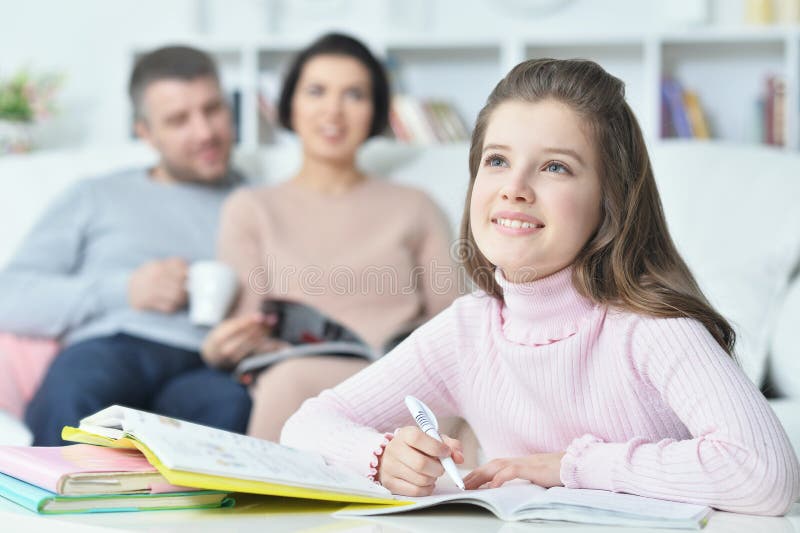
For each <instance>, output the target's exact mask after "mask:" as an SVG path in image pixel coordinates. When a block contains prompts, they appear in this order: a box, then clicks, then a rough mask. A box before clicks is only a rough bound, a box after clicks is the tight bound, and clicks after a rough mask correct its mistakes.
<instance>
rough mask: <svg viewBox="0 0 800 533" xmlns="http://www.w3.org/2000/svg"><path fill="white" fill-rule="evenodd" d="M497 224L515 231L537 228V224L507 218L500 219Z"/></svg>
mask: <svg viewBox="0 0 800 533" xmlns="http://www.w3.org/2000/svg"><path fill="white" fill-rule="evenodd" d="M497 223H498V224H500V225H501V226H503V227H505V228H514V229H519V228H522V229H530V228H535V227H537V225H536V224H532V223H531V222H522V221H521V220H510V219H507V218H498V219H497Z"/></svg>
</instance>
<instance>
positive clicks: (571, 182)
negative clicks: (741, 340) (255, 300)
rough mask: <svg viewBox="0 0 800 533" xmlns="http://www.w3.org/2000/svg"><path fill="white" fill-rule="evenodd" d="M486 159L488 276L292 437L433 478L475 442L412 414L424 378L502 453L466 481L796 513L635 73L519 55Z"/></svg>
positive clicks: (481, 156) (472, 207)
mask: <svg viewBox="0 0 800 533" xmlns="http://www.w3.org/2000/svg"><path fill="white" fill-rule="evenodd" d="M469 163H470V175H471V182H470V187H469V192H468V197H467V203H466V209H465V213H464V219H463V224H462V232H461V233H462V239H463V240H464V243H466V245H467V246H465V250H466V251H465V254H464V255H465V257H464V264H465V265H466V268H467V271H468V272H469V273H470V275H471V276H472V278H473V280H474V281H475V283H476V284H477V285H478V286H479V287H480V289H482V290H480V291H478V292H476V293H474V294H472V295H468V296H464V297H462V298H459V299H458V300H456V302H455V303H453V305H451V306H450V307H449V308H448V309H447V310H445V311H444V312H442V313H441V314H439V315H438V316H436V317H435V318H433V319H432V320H431V321H430V322H428V323H427V324H425V325H424V326H422V327H421V328H419V329H418V330H417V331H416V332H414V333H413V334H412V335H411V337H409V338H408V339H407V340H406V341H405V342H404V343H403V344H401V345H400V346H398V347H397V348H396V349H395V350H394V351H393V352H392V353H390V354H389V355H387V356H386V357H384V358H383V359H382V360H380V361H379V362H377V363H375V364H374V365H372V366H370V367H369V368H367V369H365V370H364V371H362V372H360V373H359V374H357V375H355V376H353V377H352V378H350V379H349V380H347V381H345V382H344V383H342V384H341V385H339V386H338V387H336V388H335V389H333V390H329V391H325V392H324V393H322V394H321V395H320V396H319V397H318V398H316V399H313V400H309V401H307V402H306V403H305V404H304V405H303V407H302V408H301V409H300V411H299V412H298V413H296V414H295V415H294V416H293V417H292V418H291V419H290V420H289V421H288V423H287V424H286V426H285V427H284V429H283V433H282V442H284V443H286V444H288V445H291V446H295V447H298V448H306V449H313V450H316V451H319V452H321V453H322V454H324V455H325V456H326V457H327V458H328V460H329V461H331V462H336V463H340V464H344V465H347V466H350V467H352V468H355V469H358V470H359V471H361V472H363V473H364V474H365V475H367V476H371V477H372V478H373V479H374V480H375V481H377V482H380V483H382V484H383V485H384V486H386V487H387V488H389V489H390V490H392V491H393V492H395V493H397V494H405V495H426V494H430V493H431V491H432V490H433V485H434V483H435V481H436V479H437V478H438V477H439V476H440V475H441V474H442V468H441V466H440V464H439V462H438V460H437V458H438V457H442V456H446V455H452V457H453V459H454V460H455V461H456V462H459V461H460V460H461V459H462V452H461V449H460V443H459V442H458V441H455V440H452V439H446V444H441V443H438V442H436V441H434V440H433V439H431V438H430V437H427V436H426V435H424V434H423V433H421V432H420V431H419V430H418V429H417V428H416V427H415V426H413V425H412V424H411V419H410V417H409V415H408V413H407V411H406V409H405V406H404V405H403V397H404V395H406V394H412V395H414V396H417V397H418V398H420V399H421V400H423V401H424V402H426V403H427V404H428V405H429V406H430V407H431V409H432V410H433V411H434V412H435V413H436V414H437V415H456V414H458V415H461V416H463V417H464V418H465V419H466V420H467V422H468V423H469V424H470V425H471V426H472V428H473V429H474V431H475V433H476V435H477V437H478V440H479V441H480V443H481V445H482V447H483V450H484V452H485V454H486V456H487V457H489V458H491V459H492V460H491V461H489V462H488V463H487V464H484V465H483V466H480V467H478V468H477V469H475V470H473V471H472V472H471V473H470V474H468V475H467V476H466V478H465V479H464V482H465V484H466V485H467V488H468V489H474V488H478V487H480V486H483V485H485V484H488V485H489V486H492V487H496V486H500V485H502V484H503V483H505V482H507V481H509V480H512V479H525V480H529V481H531V482H533V483H536V484H538V485H542V486H545V487H550V486H554V485H562V484H563V485H565V486H567V487H576V488H588V489H603V490H611V491H619V492H628V493H633V494H639V495H642V496H649V497H654V498H663V499H669V500H676V501H684V502H692V503H698V504H706V505H711V506H714V507H716V508H719V509H725V510H730V511H736V512H743V513H754V514H765V515H778V514H783V513H785V512H786V511H787V510H788V509H789V507H790V506H791V504H792V502H793V501H794V500H795V499H796V498H797V496H798V486H799V485H800V468H799V467H798V463H797V458H796V456H795V455H794V452H793V451H792V448H791V445H790V444H789V441H788V439H787V437H786V434H785V432H784V431H783V428H782V427H781V426H780V424H779V422H778V421H777V419H776V418H775V416H774V414H773V413H772V411H771V410H770V408H769V405H768V404H767V402H766V401H765V400H764V398H763V397H762V396H761V394H760V393H759V391H758V389H757V388H756V387H755V386H754V385H753V384H752V383H751V382H750V381H749V380H748V379H747V378H746V377H745V375H744V374H743V372H742V371H741V370H740V369H739V368H738V367H737V365H736V364H735V362H734V360H733V358H732V353H733V344H734V333H733V330H732V329H731V327H730V325H729V324H728V323H727V322H726V321H725V319H724V318H723V317H722V316H720V315H719V314H718V313H717V312H715V311H714V310H713V309H712V308H711V306H710V305H709V304H708V302H707V301H706V299H705V298H704V296H703V294H702V293H701V292H700V290H699V288H698V286H697V284H696V283H695V280H694V279H693V277H692V275H691V273H690V272H689V270H688V268H687V267H686V265H685V263H684V262H683V260H682V259H681V257H680V256H679V254H678V252H677V251H676V249H675V246H674V245H673V243H672V241H671V239H670V236H669V232H668V231H667V227H666V223H665V221H664V215H663V212H662V209H661V204H660V200H659V197H658V192H657V190H656V186H655V182H654V178H653V173H652V169H651V166H650V161H649V158H648V155H647V150H646V148H645V143H644V140H643V138H642V134H641V131H640V129H639V126H638V124H637V121H636V119H635V117H634V115H633V113H632V112H631V110H630V108H629V107H628V105H627V104H626V103H625V99H624V86H623V83H622V82H621V81H620V80H618V79H616V78H614V77H613V76H611V75H609V74H608V73H606V72H605V71H604V70H603V69H602V68H601V67H599V66H598V65H597V64H595V63H593V62H591V61H558V60H552V59H541V60H531V61H526V62H524V63H521V64H520V65H518V66H517V67H515V68H514V69H513V70H512V71H511V72H510V73H509V74H508V75H507V76H506V77H505V78H504V79H503V80H502V81H501V82H500V83H499V84H498V85H497V87H496V88H495V89H494V91H493V92H492V94H491V95H490V96H489V99H488V102H487V104H486V106H485V107H484V108H483V110H482V111H481V112H480V114H479V115H478V119H477V123H476V127H475V131H474V133H473V137H472V146H471V148H470V154H469ZM398 427H399V429H396V428H398ZM389 432H391V433H389Z"/></svg>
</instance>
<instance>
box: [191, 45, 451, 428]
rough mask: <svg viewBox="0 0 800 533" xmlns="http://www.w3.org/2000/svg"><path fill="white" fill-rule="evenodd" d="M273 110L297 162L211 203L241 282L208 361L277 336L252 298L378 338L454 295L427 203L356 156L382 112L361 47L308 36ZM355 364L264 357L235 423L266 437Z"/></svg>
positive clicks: (225, 362) (227, 362)
mask: <svg viewBox="0 0 800 533" xmlns="http://www.w3.org/2000/svg"><path fill="white" fill-rule="evenodd" d="M278 113H279V116H280V119H281V122H282V124H283V125H284V126H285V127H286V128H288V129H290V130H292V131H294V132H295V133H297V136H298V137H299V139H300V141H301V144H302V149H303V157H302V164H301V167H300V168H299V169H298V171H297V173H296V174H295V175H294V176H293V177H292V178H291V179H289V180H288V181H286V182H284V183H281V184H279V185H276V186H262V187H257V188H252V189H245V190H240V191H238V192H236V193H234V194H232V195H231V197H230V198H229V200H228V201H227V202H226V204H225V206H224V207H223V210H222V215H221V222H220V236H219V248H218V253H219V258H220V259H221V260H222V261H224V262H226V263H228V264H229V265H231V266H232V267H233V268H234V269H235V270H236V271H237V273H238V274H239V278H240V281H241V286H242V292H241V297H240V299H239V302H238V304H237V306H236V308H235V310H234V311H233V314H232V316H231V318H229V319H228V320H225V321H223V322H222V323H221V324H220V325H219V326H217V327H216V328H214V329H213V330H212V331H211V332H210V333H209V335H208V337H207V338H206V341H205V343H204V345H203V356H204V358H205V359H206V361H207V362H209V363H210V364H211V365H214V366H222V367H226V366H227V367H229V366H232V365H234V364H236V363H237V362H238V361H239V360H241V359H242V358H243V357H246V356H248V355H250V354H251V353H253V352H256V351H260V352H266V351H270V350H273V349H276V348H277V347H280V343H279V342H278V341H276V340H275V339H272V338H265V331H268V324H267V321H268V319H269V317H265V316H262V314H261V313H260V312H259V307H260V304H261V302H262V300H263V299H265V298H278V299H290V300H295V301H299V302H301V303H304V304H306V305H309V306H312V307H315V308H317V309H319V310H320V311H322V312H323V313H324V314H326V315H328V316H330V317H332V318H333V319H335V320H336V321H337V322H340V323H342V324H344V325H346V326H348V327H349V328H350V329H352V330H353V331H355V333H357V334H359V336H360V337H361V338H362V339H364V340H365V341H366V342H368V343H369V344H370V345H372V346H373V347H375V348H380V347H381V346H382V345H383V344H384V343H386V342H387V341H389V340H390V339H391V338H393V337H395V336H396V335H397V334H398V333H400V332H402V331H408V330H409V329H410V327H413V324H418V323H420V322H422V321H425V320H427V319H428V318H430V317H432V316H433V315H435V314H436V313H438V312H439V311H441V310H442V309H444V308H445V307H447V306H448V305H449V304H450V303H451V302H452V301H453V299H454V298H455V297H456V295H457V290H458V287H457V284H456V283H455V282H454V280H453V279H452V276H453V274H454V271H455V265H453V262H452V260H451V258H450V254H449V248H448V245H449V242H450V232H449V228H448V226H447V222H446V221H445V218H444V216H443V215H442V214H441V212H440V211H439V209H438V208H437V207H436V205H435V204H434V203H433V202H432V201H431V200H430V198H428V197H427V196H426V195H425V194H424V193H422V192H421V191H418V190H414V189H411V188H408V187H402V186H399V185H395V184H391V183H388V182H386V181H383V180H379V179H375V178H373V177H370V176H367V175H365V174H364V173H363V172H362V171H361V170H360V169H359V168H358V167H357V165H356V155H357V153H358V151H359V149H360V148H361V146H362V145H363V144H364V143H365V141H366V140H367V139H368V138H370V137H372V136H375V135H379V134H381V132H382V131H383V130H384V129H385V128H386V125H387V124H388V120H389V84H388V82H387V79H386V75H385V73H384V71H383V69H382V67H381V65H380V63H379V62H378V60H377V59H375V57H374V56H373V55H372V53H371V52H370V51H369V50H368V49H367V48H366V47H365V46H364V45H363V44H362V43H361V42H359V41H357V40H356V39H353V38H352V37H349V36H346V35H341V34H329V35H325V36H323V37H321V38H320V39H318V40H317V41H315V42H314V43H312V44H311V45H310V46H308V47H307V48H306V49H305V50H303V51H301V52H300V53H299V54H298V55H297V57H296V58H295V60H294V62H293V64H292V65H291V67H290V68H289V70H288V74H287V76H286V80H285V82H284V85H283V89H282V92H281V97H280V103H279V109H278ZM434 268H435V269H436V271H437V272H438V273H436V272H434V270H433V269H434ZM437 284H438V285H437ZM364 366H366V361H364V360H362V359H358V358H348V357H334V356H319V357H304V358H296V359H290V360H287V361H284V362H282V363H278V364H276V365H273V366H272V367H270V368H269V369H267V370H266V371H264V372H262V373H261V374H260V375H259V376H258V378H257V381H256V382H255V384H254V385H253V387H252V388H251V395H252V398H253V410H252V412H251V414H250V422H249V426H248V433H249V434H250V435H253V436H256V437H260V438H263V439H268V440H275V441H277V440H278V438H279V436H280V431H281V427H282V426H283V424H284V423H285V422H286V419H287V418H289V416H290V415H291V414H292V413H294V412H295V411H296V410H297V408H298V407H300V404H302V403H303V401H304V400H305V399H307V398H310V397H313V396H316V395H317V394H319V392H320V391H322V390H323V389H327V388H329V387H332V386H334V385H336V384H337V383H339V382H341V381H343V380H344V379H345V378H347V377H349V376H350V375H352V374H354V373H355V372H356V371H358V370H360V369H362V368H363V367H364Z"/></svg>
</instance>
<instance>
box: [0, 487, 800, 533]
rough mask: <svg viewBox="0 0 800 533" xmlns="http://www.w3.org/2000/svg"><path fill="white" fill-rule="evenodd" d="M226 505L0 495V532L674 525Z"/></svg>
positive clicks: (742, 527)
mask: <svg viewBox="0 0 800 533" xmlns="http://www.w3.org/2000/svg"><path fill="white" fill-rule="evenodd" d="M236 500H237V504H236V507H234V508H232V509H209V510H196V511H193V510H190V511H149V512H139V513H104V514H82V515H55V516H38V515H36V514H34V513H31V512H29V511H27V510H25V509H23V508H22V507H18V506H16V505H14V504H13V503H11V502H9V501H6V500H3V499H2V498H0V531H3V532H4V533H5V532H12V531H24V532H25V533H33V532H39V531H58V533H72V532H84V531H86V532H89V533H91V532H99V531H130V530H146V531H187V532H188V531H191V532H192V533H199V532H203V531H258V532H259V533H263V532H269V533H280V532H284V531H286V532H289V531H292V532H295V531H307V532H312V531H313V532H315V533H321V532H323V531H325V532H327V531H331V532H332V531H336V532H337V533H338V532H345V531H353V532H361V533H366V532H378V531H380V532H385V533H399V532H436V533H440V532H442V531H457V532H458V533H473V532H476V533H477V532H481V533H490V532H502V533H511V532H520V531H538V532H541V531H557V532H559V533H579V532H580V533H589V532H591V533H611V532H617V531H623V532H624V533H642V532H644V531H672V532H675V531H679V530H667V529H641V528H624V529H622V528H617V527H607V526H588V525H578V524H566V523H558V522H547V523H525V522H503V521H501V520H497V519H496V518H494V516H493V515H491V514H490V513H489V512H487V511H483V510H481V509H478V508H476V507H472V506H450V507H448V508H439V509H433V510H429V511H420V512H415V513H413V514H405V515H395V516H389V517H380V518H372V519H366V518H358V519H337V518H333V517H331V516H330V513H332V512H333V511H335V510H336V509H338V508H340V507H341V504H333V503H326V502H319V503H315V504H313V506H310V505H309V503H308V502H299V501H298V500H292V499H288V498H266V497H258V496H249V495H237V498H236ZM703 532H704V533H760V532H763V533H800V503H796V504H795V505H794V507H793V508H792V511H791V512H790V513H789V515H788V516H786V517H781V518H766V517H754V516H747V515H737V514H732V513H722V512H716V513H714V515H713V516H712V518H711V520H710V521H709V524H708V526H706V528H705V529H704V530H703Z"/></svg>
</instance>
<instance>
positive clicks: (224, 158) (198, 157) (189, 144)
mask: <svg viewBox="0 0 800 533" xmlns="http://www.w3.org/2000/svg"><path fill="white" fill-rule="evenodd" d="M142 114H143V117H142V119H140V120H138V121H137V123H136V132H137V134H138V135H139V136H140V137H141V138H143V139H144V140H146V141H147V142H148V143H150V145H152V146H153V148H155V149H156V150H158V152H159V154H160V155H161V162H160V163H159V166H158V168H156V170H155V173H156V177H158V178H161V179H165V180H167V181H173V180H176V181H194V182H206V183H208V182H214V181H217V180H219V179H220V178H222V177H223V176H224V175H225V174H226V173H227V171H228V161H229V159H230V155H231V145H232V144H233V127H232V124H231V113H230V110H229V108H228V106H227V104H226V103H225V100H224V99H223V97H222V93H221V91H220V87H219V83H218V82H217V81H216V80H215V79H214V78H212V77H210V76H203V77H199V78H195V79H193V80H181V79H163V80H157V81H154V82H152V83H150V84H149V85H148V86H147V87H146V88H145V90H144V94H143V95H142Z"/></svg>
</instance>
